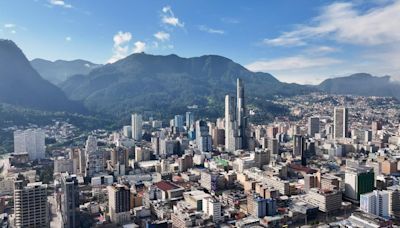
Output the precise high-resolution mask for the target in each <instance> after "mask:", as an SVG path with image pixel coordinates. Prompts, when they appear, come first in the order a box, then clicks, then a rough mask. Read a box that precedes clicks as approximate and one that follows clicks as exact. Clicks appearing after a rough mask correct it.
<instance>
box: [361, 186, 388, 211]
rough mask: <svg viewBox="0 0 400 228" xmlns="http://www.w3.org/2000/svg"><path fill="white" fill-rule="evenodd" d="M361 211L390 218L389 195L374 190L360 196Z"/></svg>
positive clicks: (385, 192)
mask: <svg viewBox="0 0 400 228" xmlns="http://www.w3.org/2000/svg"><path fill="white" fill-rule="evenodd" d="M360 209H361V210H362V211H364V212H367V213H370V214H374V215H378V216H381V217H387V216H389V193H388V192H387V191H378V190H374V191H373V192H370V193H365V194H362V195H361V196H360Z"/></svg>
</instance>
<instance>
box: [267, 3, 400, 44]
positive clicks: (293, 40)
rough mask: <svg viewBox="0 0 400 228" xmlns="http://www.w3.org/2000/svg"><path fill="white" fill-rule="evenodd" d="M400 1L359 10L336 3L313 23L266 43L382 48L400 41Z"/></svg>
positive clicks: (352, 6) (348, 5) (352, 4)
mask: <svg viewBox="0 0 400 228" xmlns="http://www.w3.org/2000/svg"><path fill="white" fill-rule="evenodd" d="M399 12H400V1H393V2H391V3H389V4H385V5H378V6H376V7H374V8H372V9H370V10H367V11H362V10H359V9H357V7H356V5H355V3H351V2H335V3H332V4H330V5H328V6H326V7H324V8H323V9H322V10H321V13H320V15H318V16H317V17H315V18H313V20H312V21H311V23H310V24H303V25H298V26H297V27H296V28H295V29H294V30H292V31H288V32H284V33H282V34H281V35H280V36H278V37H276V38H272V39H269V38H268V39H264V41H263V42H264V43H265V44H268V45H272V46H301V45H305V44H307V43H308V42H309V41H310V40H312V39H318V38H329V39H334V40H335V41H337V42H341V43H350V44H357V45H367V46H368V45H380V44H385V43H390V42H399V41H400V29H399V21H400V13H399Z"/></svg>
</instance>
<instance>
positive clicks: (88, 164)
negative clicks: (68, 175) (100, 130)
mask: <svg viewBox="0 0 400 228" xmlns="http://www.w3.org/2000/svg"><path fill="white" fill-rule="evenodd" d="M103 171H104V154H103V151H100V150H99V149H98V147H97V139H96V137H94V136H92V135H90V136H89V137H88V139H87V140H86V146H85V176H86V177H92V176H93V175H95V174H96V173H101V172H103Z"/></svg>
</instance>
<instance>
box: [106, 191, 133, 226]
mask: <svg viewBox="0 0 400 228" xmlns="http://www.w3.org/2000/svg"><path fill="white" fill-rule="evenodd" d="M107 190H108V211H109V213H110V220H111V222H113V223H116V224H123V223H125V222H128V221H130V220H131V218H130V216H131V213H130V201H131V200H130V196H131V194H130V190H129V188H128V187H127V186H125V185H122V184H115V185H111V186H107Z"/></svg>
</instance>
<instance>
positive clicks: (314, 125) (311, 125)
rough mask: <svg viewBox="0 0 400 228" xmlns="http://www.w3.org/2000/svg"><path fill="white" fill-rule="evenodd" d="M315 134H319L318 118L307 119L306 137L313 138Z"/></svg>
mask: <svg viewBox="0 0 400 228" xmlns="http://www.w3.org/2000/svg"><path fill="white" fill-rule="evenodd" d="M316 133H319V117H316V116H312V117H310V118H308V135H309V136H311V137H315V134H316Z"/></svg>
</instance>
